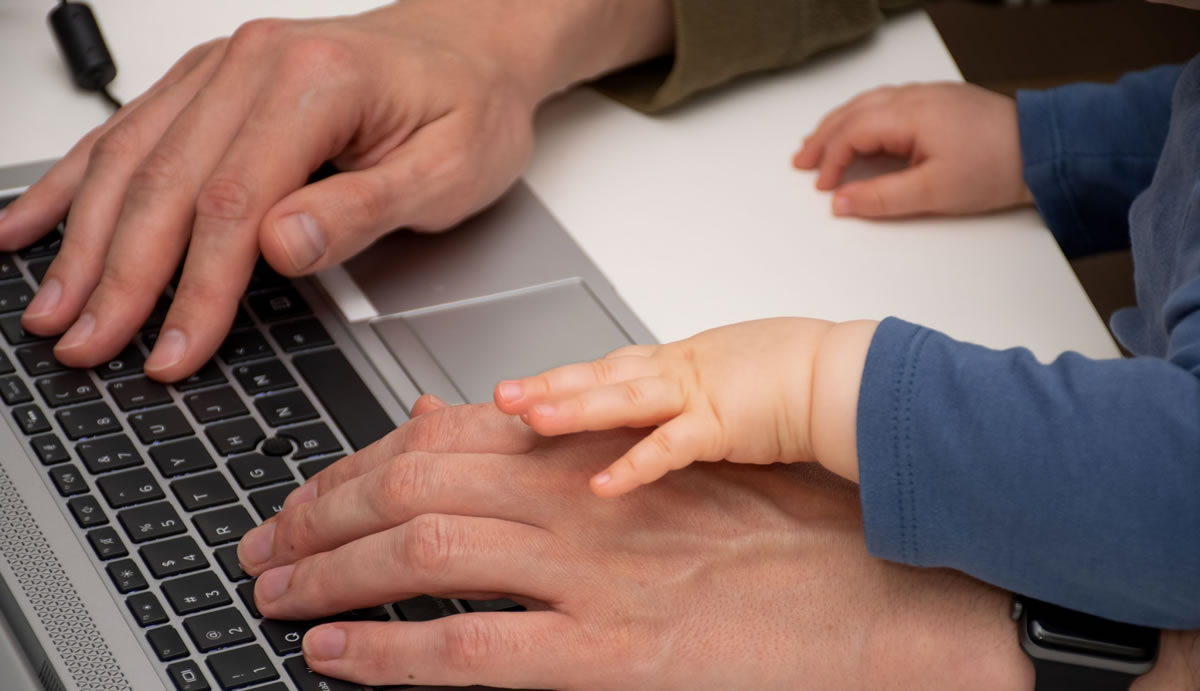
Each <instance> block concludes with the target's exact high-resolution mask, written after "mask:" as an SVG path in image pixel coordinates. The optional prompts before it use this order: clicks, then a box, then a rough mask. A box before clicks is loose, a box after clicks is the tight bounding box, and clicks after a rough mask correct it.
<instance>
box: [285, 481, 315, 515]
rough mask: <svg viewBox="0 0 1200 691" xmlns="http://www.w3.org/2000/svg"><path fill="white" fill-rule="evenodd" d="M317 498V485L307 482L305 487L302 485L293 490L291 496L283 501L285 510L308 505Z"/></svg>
mask: <svg viewBox="0 0 1200 691" xmlns="http://www.w3.org/2000/svg"><path fill="white" fill-rule="evenodd" d="M316 498H317V483H315V482H306V483H304V484H303V485H300V486H299V487H297V488H296V489H294V490H292V493H291V494H289V495H287V498H286V499H284V500H283V508H285V509H290V508H292V507H293V506H299V505H301V504H307V503H308V502H310V501H312V500H313V499H316Z"/></svg>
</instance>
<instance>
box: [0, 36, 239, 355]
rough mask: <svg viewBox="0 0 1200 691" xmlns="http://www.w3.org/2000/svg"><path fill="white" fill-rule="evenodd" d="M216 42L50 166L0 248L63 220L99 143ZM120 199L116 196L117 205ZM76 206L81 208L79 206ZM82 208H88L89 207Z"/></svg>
mask: <svg viewBox="0 0 1200 691" xmlns="http://www.w3.org/2000/svg"><path fill="white" fill-rule="evenodd" d="M215 43H216V42H211V43H206V44H203V45H199V46H196V47H195V48H193V49H191V50H190V51H188V53H187V54H185V55H184V56H183V57H182V58H180V59H179V61H178V62H176V63H175V65H174V66H173V67H172V68H171V69H170V70H168V71H167V73H166V74H165V75H163V76H162V77H161V78H160V79H159V80H158V81H157V82H156V83H155V84H153V85H152V86H151V87H150V88H149V89H147V90H146V91H145V93H143V94H142V95H140V96H138V97H137V98H136V99H134V100H132V101H130V102H129V103H126V104H125V106H124V107H123V108H121V109H119V110H118V111H117V112H115V113H113V114H112V116H111V117H109V118H108V119H107V120H106V121H105V122H104V123H103V124H102V125H100V126H99V127H96V128H94V129H92V131H90V132H88V133H87V134H86V135H85V136H84V137H83V138H82V139H80V140H79V141H78V142H76V143H75V145H74V146H73V147H71V150H70V151H69V152H67V154H66V155H65V156H63V157H62V158H61V159H60V160H59V161H58V162H57V163H55V164H54V165H53V166H51V168H50V170H48V171H46V174H45V175H43V176H42V178H41V179H40V180H38V181H37V182H35V183H34V184H32V185H30V186H29V189H27V190H26V191H25V192H23V193H22V194H21V197H20V198H19V199H18V200H17V201H15V202H13V203H12V204H9V205H8V207H7V208H6V209H4V212H3V214H2V217H0V249H3V250H15V249H19V248H21V247H24V246H25V245H28V244H29V243H31V242H33V241H34V240H36V239H38V238H39V237H41V236H42V235H44V234H45V233H46V232H47V231H49V230H50V229H51V228H53V227H54V226H56V225H57V224H58V223H59V221H61V220H63V218H64V217H66V215H67V210H68V208H70V207H71V206H72V205H73V203H75V202H78V201H79V200H78V199H77V198H76V195H77V192H78V190H79V188H80V185H81V184H82V182H83V180H84V176H85V174H86V172H87V170H88V164H89V158H90V156H91V155H92V151H93V149H94V147H95V145H96V142H97V141H98V140H100V139H101V138H102V137H103V136H104V135H105V134H106V133H107V132H109V131H110V130H111V129H112V128H113V127H115V126H117V125H118V124H119V123H121V122H123V121H124V120H125V119H126V118H128V117H129V116H130V114H131V113H133V112H134V111H135V110H137V109H138V108H140V107H141V106H142V104H144V103H145V102H146V101H148V100H152V99H154V98H156V97H157V96H158V95H159V94H160V93H161V92H162V91H164V90H166V89H167V88H168V87H170V86H171V85H173V84H175V83H176V82H178V81H180V80H181V79H183V78H184V76H185V75H188V74H189V73H191V72H192V71H193V68H195V67H196V66H197V64H199V63H200V62H201V61H202V60H203V59H204V58H205V57H206V56H207V55H208V54H209V53H210V52H211V51H212V50H213V48H214V46H215ZM120 196H121V195H120V194H117V195H116V197H117V203H118V204H119V202H120ZM75 207H76V208H80V206H79V205H78V204H77V203H76V204H75ZM83 208H86V204H85V205H84V206H83ZM39 333H40V332H39Z"/></svg>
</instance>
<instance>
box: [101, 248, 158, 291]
mask: <svg viewBox="0 0 1200 691" xmlns="http://www.w3.org/2000/svg"><path fill="white" fill-rule="evenodd" d="M139 274H140V272H139V271H138V269H137V268H136V267H131V266H129V265H128V264H127V263H126V262H115V261H112V259H111V257H110V258H109V260H108V261H106V262H105V263H104V269H103V271H102V272H101V274H100V285H99V287H98V288H97V291H96V292H101V291H105V292H112V293H116V294H117V295H119V296H121V297H122V298H123V299H129V298H130V297H133V296H137V295H141V294H142V293H146V292H147V291H146V290H145V278H144V276H141V275H139Z"/></svg>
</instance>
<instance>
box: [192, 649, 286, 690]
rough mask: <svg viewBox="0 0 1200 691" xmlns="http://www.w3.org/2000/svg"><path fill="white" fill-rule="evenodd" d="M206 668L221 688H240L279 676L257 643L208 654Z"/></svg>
mask: <svg viewBox="0 0 1200 691" xmlns="http://www.w3.org/2000/svg"><path fill="white" fill-rule="evenodd" d="M208 668H209V669H210V670H212V673H213V677H215V678H216V680H217V683H218V684H220V685H221V688H222V689H240V688H242V687H243V686H247V685H249V684H257V683H259V682H262V681H270V680H272V679H278V678H279V672H276V671H275V665H273V664H271V660H270V659H269V658H268V657H267V654H266V653H264V652H263V651H262V648H260V647H258V646H257V645H248V646H246V647H244V648H235V649H234V650H226V651H224V652H220V653H217V654H215V655H209V656H208Z"/></svg>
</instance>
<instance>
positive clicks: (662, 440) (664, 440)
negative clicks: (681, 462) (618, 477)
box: [630, 427, 678, 460]
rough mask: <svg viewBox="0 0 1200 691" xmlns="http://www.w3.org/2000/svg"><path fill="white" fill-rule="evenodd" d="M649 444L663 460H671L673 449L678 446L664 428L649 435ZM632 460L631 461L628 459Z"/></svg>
mask: <svg viewBox="0 0 1200 691" xmlns="http://www.w3.org/2000/svg"><path fill="white" fill-rule="evenodd" d="M650 444H651V445H652V446H653V448H654V450H655V451H657V452H658V453H659V454H660V455H661V456H662V457H663V458H671V457H672V456H674V454H675V449H676V447H677V446H678V444H677V443H676V442H675V438H674V435H673V434H671V433H670V432H667V431H666V430H665V428H662V427H660V428H658V429H657V430H655V431H654V434H651V435H650ZM630 460H633V459H630Z"/></svg>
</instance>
